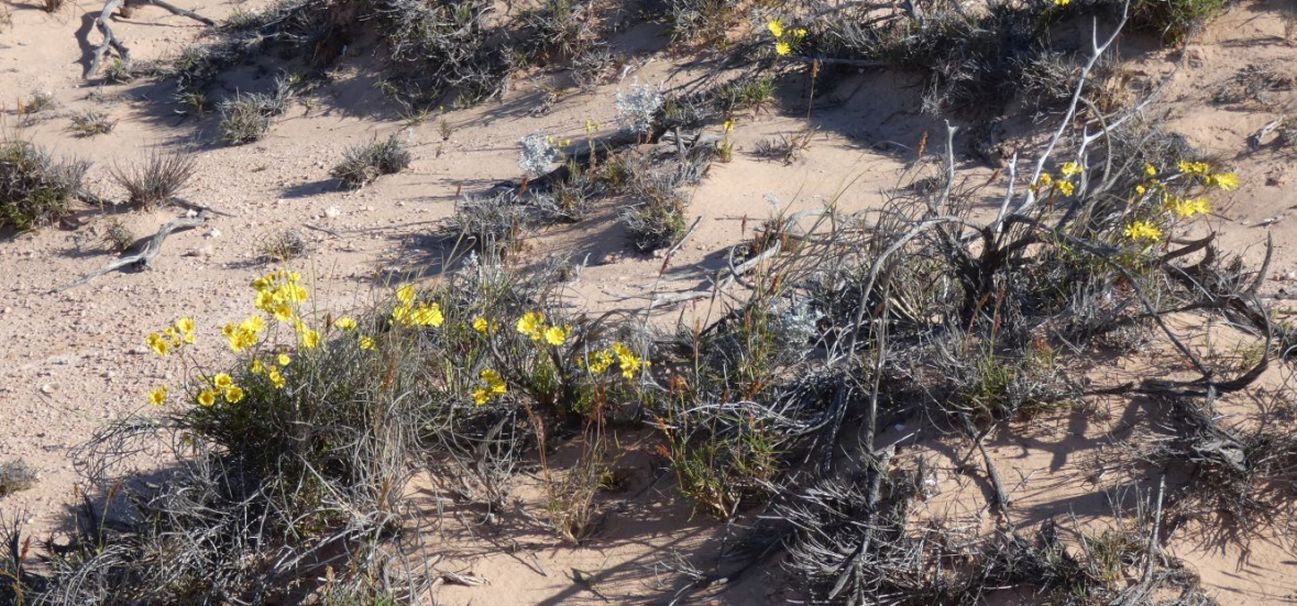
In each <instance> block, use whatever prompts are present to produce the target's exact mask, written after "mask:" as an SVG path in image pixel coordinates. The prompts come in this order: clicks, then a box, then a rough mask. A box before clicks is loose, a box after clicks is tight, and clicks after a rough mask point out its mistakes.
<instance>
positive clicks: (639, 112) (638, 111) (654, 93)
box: [614, 84, 665, 136]
mask: <svg viewBox="0 0 1297 606" xmlns="http://www.w3.org/2000/svg"><path fill="white" fill-rule="evenodd" d="M664 100H665V98H664V97H663V96H662V93H661V92H660V91H659V90H658V89H657V88H655V87H652V86H648V85H644V84H636V85H634V86H632V87H631V88H629V89H627V90H622V91H618V92H617V96H616V98H615V99H614V105H616V107H617V122H618V124H620V125H621V127H622V128H624V129H626V130H628V131H630V132H632V133H635V134H636V135H641V136H643V135H648V134H649V133H650V131H651V130H652V128H653V120H654V117H655V116H656V115H657V112H658V110H659V109H661V108H662V103H663V101H664Z"/></svg>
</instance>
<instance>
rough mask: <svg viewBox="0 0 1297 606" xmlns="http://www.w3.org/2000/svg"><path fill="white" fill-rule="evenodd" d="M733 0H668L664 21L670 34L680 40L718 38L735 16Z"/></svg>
mask: <svg viewBox="0 0 1297 606" xmlns="http://www.w3.org/2000/svg"><path fill="white" fill-rule="evenodd" d="M738 9H739V2H737V1H735V0H670V2H669V3H668V4H667V23H668V24H669V25H670V27H671V38H672V39H673V40H679V41H683V42H697V41H703V42H713V43H714V42H719V41H720V40H722V39H723V38H724V36H725V32H726V31H727V30H728V29H729V27H730V25H732V24H733V22H734V20H735V19H736V18H737V16H738Z"/></svg>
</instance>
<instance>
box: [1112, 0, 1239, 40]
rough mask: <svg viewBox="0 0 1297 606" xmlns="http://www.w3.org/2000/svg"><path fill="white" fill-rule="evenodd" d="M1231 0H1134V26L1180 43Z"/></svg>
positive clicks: (1132, 9) (1132, 5) (1218, 12)
mask: <svg viewBox="0 0 1297 606" xmlns="http://www.w3.org/2000/svg"><path fill="white" fill-rule="evenodd" d="M1230 2H1231V0H1133V1H1132V2H1131V20H1132V25H1134V26H1135V27H1137V28H1142V29H1146V30H1151V31H1155V32H1157V33H1158V34H1160V35H1161V36H1162V37H1163V38H1165V39H1166V40H1167V41H1168V42H1172V43H1180V42H1183V41H1184V40H1185V39H1186V38H1188V37H1189V36H1192V35H1193V34H1194V33H1196V32H1197V31H1198V30H1199V29H1200V28H1202V26H1204V25H1206V24H1207V22H1208V21H1210V20H1211V19H1212V18H1214V17H1215V16H1216V15H1218V14H1220V12H1221V11H1222V10H1224V9H1225V7H1226V6H1229V4H1230Z"/></svg>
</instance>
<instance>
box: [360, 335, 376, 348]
mask: <svg viewBox="0 0 1297 606" xmlns="http://www.w3.org/2000/svg"><path fill="white" fill-rule="evenodd" d="M358 344H359V345H360V348H361V349H362V350H366V351H368V350H370V349H373V348H374V340H373V339H371V338H369V337H361V338H360V340H359V341H358Z"/></svg>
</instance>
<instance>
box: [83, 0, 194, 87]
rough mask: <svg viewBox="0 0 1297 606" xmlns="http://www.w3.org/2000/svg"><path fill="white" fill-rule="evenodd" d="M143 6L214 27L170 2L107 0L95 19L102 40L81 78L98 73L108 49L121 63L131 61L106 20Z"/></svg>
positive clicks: (124, 47) (127, 51)
mask: <svg viewBox="0 0 1297 606" xmlns="http://www.w3.org/2000/svg"><path fill="white" fill-rule="evenodd" d="M144 4H151V5H153V6H156V7H158V8H161V9H164V10H166V11H168V12H170V13H171V14H173V15H179V16H181V17H188V18H190V19H193V20H194V21H197V22H199V23H202V24H203V25H206V26H208V27H215V26H216V22H215V21H213V20H211V19H208V18H207V17H204V16H202V15H200V14H198V13H195V12H193V11H191V10H186V9H183V8H180V7H178V6H176V5H174V4H171V3H170V2H166V1H165V0H129V1H128V0H107V1H106V2H104V8H103V9H102V10H100V11H99V16H98V17H96V18H95V27H96V28H97V29H98V30H99V33H101V34H103V36H104V40H103V42H101V43H100V44H99V45H98V46H96V47H95V48H94V57H93V58H91V60H90V65H89V66H87V67H86V71H85V73H84V74H82V77H83V78H86V79H89V78H91V77H93V76H94V75H95V74H97V73H99V65H100V64H101V63H103V60H104V55H105V54H107V53H108V49H110V48H111V49H112V50H114V51H116V52H117V55H118V56H119V57H121V59H122V61H130V60H131V51H130V49H129V48H127V47H126V44H125V43H123V42H122V41H121V39H120V38H118V37H117V36H116V35H115V34H113V29H112V27H110V26H109V25H108V20H109V19H112V16H113V13H116V12H118V11H119V10H125V9H126V8H127V7H133V6H139V5H144Z"/></svg>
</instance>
